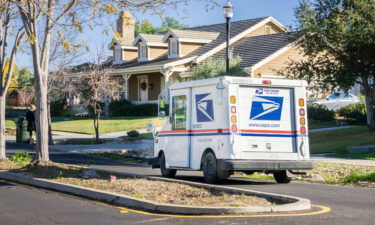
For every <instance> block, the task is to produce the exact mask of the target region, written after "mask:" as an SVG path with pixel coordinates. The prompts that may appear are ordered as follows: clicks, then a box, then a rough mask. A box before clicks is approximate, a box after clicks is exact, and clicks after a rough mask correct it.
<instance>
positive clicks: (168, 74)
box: [160, 68, 173, 102]
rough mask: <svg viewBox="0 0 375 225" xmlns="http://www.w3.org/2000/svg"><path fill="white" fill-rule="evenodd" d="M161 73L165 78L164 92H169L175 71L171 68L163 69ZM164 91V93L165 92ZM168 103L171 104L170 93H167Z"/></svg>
mask: <svg viewBox="0 0 375 225" xmlns="http://www.w3.org/2000/svg"><path fill="white" fill-rule="evenodd" d="M160 73H161V74H163V76H164V90H168V88H169V78H170V77H171V75H172V74H173V71H172V69H171V68H166V69H161V70H160ZM164 90H163V91H164ZM165 97H166V101H167V102H169V91H166V92H165Z"/></svg>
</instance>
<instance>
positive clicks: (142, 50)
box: [138, 44, 148, 60]
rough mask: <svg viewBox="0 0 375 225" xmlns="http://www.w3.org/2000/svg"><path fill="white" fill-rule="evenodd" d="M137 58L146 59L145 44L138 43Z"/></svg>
mask: <svg viewBox="0 0 375 225" xmlns="http://www.w3.org/2000/svg"><path fill="white" fill-rule="evenodd" d="M138 52H139V55H138V57H139V59H141V60H147V58H148V57H147V45H145V44H139V51H138Z"/></svg>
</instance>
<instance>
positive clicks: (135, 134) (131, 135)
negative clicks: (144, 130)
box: [127, 130, 139, 137]
mask: <svg viewBox="0 0 375 225" xmlns="http://www.w3.org/2000/svg"><path fill="white" fill-rule="evenodd" d="M127 134H128V136H129V137H139V132H138V131H136V130H131V131H128V132H127Z"/></svg>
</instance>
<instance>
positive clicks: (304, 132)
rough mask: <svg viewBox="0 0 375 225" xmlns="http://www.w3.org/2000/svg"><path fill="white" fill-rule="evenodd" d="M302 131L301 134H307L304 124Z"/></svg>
mask: <svg viewBox="0 0 375 225" xmlns="http://www.w3.org/2000/svg"><path fill="white" fill-rule="evenodd" d="M300 132H301V134H306V127H304V126H302V127H301V129H300Z"/></svg>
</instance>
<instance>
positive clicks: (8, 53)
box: [0, 1, 25, 159]
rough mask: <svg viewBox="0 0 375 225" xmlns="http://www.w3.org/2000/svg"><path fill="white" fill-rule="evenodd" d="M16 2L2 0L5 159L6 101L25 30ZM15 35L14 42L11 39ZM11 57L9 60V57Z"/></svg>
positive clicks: (0, 89)
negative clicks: (20, 20) (18, 21)
mask: <svg viewBox="0 0 375 225" xmlns="http://www.w3.org/2000/svg"><path fill="white" fill-rule="evenodd" d="M17 18H18V15H17V11H16V10H15V7H14V4H13V3H12V2H8V1H0V81H1V82H0V159H5V158H6V155H5V104H6V103H5V101H6V97H7V92H8V89H9V85H10V81H11V79H12V75H13V70H14V67H15V61H16V55H17V51H18V49H19V47H20V45H21V42H22V39H23V36H24V34H25V33H24V31H23V28H22V26H19V24H18V23H17ZM10 36H13V37H14V39H13V42H12V41H10V40H9V38H10ZM8 48H9V50H8ZM8 58H9V62H7V59H8Z"/></svg>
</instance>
